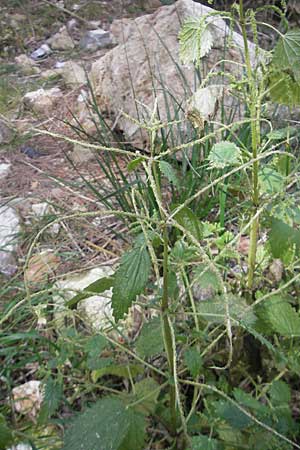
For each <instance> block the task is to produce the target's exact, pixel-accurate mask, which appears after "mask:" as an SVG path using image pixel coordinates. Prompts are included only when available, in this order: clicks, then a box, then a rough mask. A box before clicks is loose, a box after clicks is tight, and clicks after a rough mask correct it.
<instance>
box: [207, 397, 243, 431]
mask: <svg viewBox="0 0 300 450" xmlns="http://www.w3.org/2000/svg"><path fill="white" fill-rule="evenodd" d="M215 406H216V413H217V415H218V416H219V417H220V418H221V419H223V420H225V421H226V422H227V423H228V424H229V425H230V426H232V427H233V428H236V429H238V430H243V429H244V428H247V427H248V426H249V425H250V424H251V419H250V418H249V417H248V416H247V415H246V414H244V413H243V412H242V411H241V410H240V409H239V408H237V407H236V406H235V405H233V404H232V403H230V402H226V401H223V400H220V401H218V402H216V403H215Z"/></svg>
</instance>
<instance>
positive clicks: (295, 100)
mask: <svg viewBox="0 0 300 450" xmlns="http://www.w3.org/2000/svg"><path fill="white" fill-rule="evenodd" d="M269 83H270V85H269V90H270V97H271V100H272V101H273V102H275V103H279V104H282V105H287V106H290V107H293V106H298V105H300V84H299V83H297V82H296V81H295V80H294V79H293V78H292V76H291V75H290V74H288V73H284V72H278V71H275V72H271V74H270V78H269Z"/></svg>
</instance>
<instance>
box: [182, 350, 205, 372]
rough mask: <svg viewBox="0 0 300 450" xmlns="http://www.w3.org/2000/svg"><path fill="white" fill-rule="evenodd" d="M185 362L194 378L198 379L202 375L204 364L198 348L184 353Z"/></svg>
mask: <svg viewBox="0 0 300 450" xmlns="http://www.w3.org/2000/svg"><path fill="white" fill-rule="evenodd" d="M184 361H185V364H186V366H187V368H188V370H189V372H190V374H191V375H192V377H193V378H196V377H197V376H198V375H199V374H200V371H201V368H202V363H203V362H202V357H201V355H200V353H199V350H197V348H196V347H191V348H189V349H187V350H186V351H185V352H184Z"/></svg>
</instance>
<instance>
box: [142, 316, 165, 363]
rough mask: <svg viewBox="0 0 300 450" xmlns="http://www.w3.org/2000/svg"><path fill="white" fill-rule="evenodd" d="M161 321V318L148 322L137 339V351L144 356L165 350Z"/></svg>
mask: <svg viewBox="0 0 300 450" xmlns="http://www.w3.org/2000/svg"><path fill="white" fill-rule="evenodd" d="M163 348H164V342H163V337H162V330H161V322H160V319H159V318H154V319H152V320H151V321H150V322H149V323H146V324H145V325H144V326H143V328H142V331H141V334H140V335H139V337H138V339H137V341H136V351H137V353H138V354H139V356H141V357H142V358H151V357H152V356H155V355H157V354H159V353H161V352H162V351H163Z"/></svg>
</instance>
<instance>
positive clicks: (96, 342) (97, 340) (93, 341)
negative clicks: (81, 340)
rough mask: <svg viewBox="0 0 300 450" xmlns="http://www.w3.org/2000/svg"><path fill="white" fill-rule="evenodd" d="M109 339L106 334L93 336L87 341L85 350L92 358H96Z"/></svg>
mask: <svg viewBox="0 0 300 450" xmlns="http://www.w3.org/2000/svg"><path fill="white" fill-rule="evenodd" d="M107 344H108V342H107V340H106V339H105V337H104V336H100V335H97V336H91V337H90V338H89V339H88V340H87V342H86V343H85V346H84V350H85V351H86V352H87V353H88V356H89V357H90V358H96V357H98V356H99V355H100V353H101V352H102V351H103V350H104V349H105V347H107Z"/></svg>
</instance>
